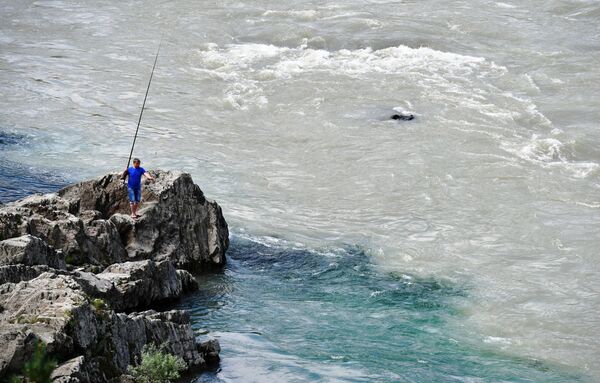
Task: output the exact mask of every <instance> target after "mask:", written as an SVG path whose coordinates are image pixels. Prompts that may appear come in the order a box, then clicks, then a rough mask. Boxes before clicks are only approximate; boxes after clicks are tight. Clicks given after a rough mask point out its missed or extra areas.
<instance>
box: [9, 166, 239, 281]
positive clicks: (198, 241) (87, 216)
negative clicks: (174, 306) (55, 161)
mask: <svg viewBox="0 0 600 383" xmlns="http://www.w3.org/2000/svg"><path fill="white" fill-rule="evenodd" d="M154 175H155V177H156V182H153V183H148V184H146V185H145V186H144V189H143V204H142V209H141V210H140V213H141V214H142V217H141V218H139V219H137V220H133V219H131V218H130V217H129V216H128V214H129V204H128V200H127V193H126V188H125V187H124V186H123V185H122V183H121V181H120V179H119V175H118V174H108V175H105V176H103V177H99V178H97V179H94V180H91V181H84V182H81V183H78V184H74V185H71V186H67V187H66V188H64V189H62V190H60V191H59V192H58V193H54V194H47V195H34V196H30V197H27V198H25V199H23V200H20V201H17V202H13V203H9V204H7V205H2V206H0V240H6V239H9V238H13V237H19V236H23V235H27V234H30V235H33V236H36V237H39V238H40V239H41V240H43V241H44V242H46V243H47V244H48V245H50V246H52V247H53V248H54V249H56V250H60V251H62V253H63V254H64V257H65V259H66V261H67V263H69V264H72V265H97V266H108V265H110V264H112V263H118V262H125V261H134V260H143V259H153V260H156V261H163V260H171V261H172V262H173V264H174V265H175V266H176V267H177V268H180V269H187V270H198V269H202V268H207V267H213V266H217V267H220V266H222V265H223V264H224V263H225V252H226V250H227V247H228V245H229V232H228V228H227V223H226V222H225V219H224V218H223V214H222V211H221V208H220V206H219V205H218V204H217V203H216V202H214V201H210V200H208V199H206V198H205V197H204V194H203V193H202V190H200V188H199V187H198V185H196V184H194V182H193V180H192V178H191V176H190V175H189V174H187V173H181V172H170V171H156V172H155V173H154Z"/></svg>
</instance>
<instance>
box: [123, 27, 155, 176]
mask: <svg viewBox="0 0 600 383" xmlns="http://www.w3.org/2000/svg"><path fill="white" fill-rule="evenodd" d="M163 36H164V35H163ZM163 36H161V38H160V43H159V44H158V50H157V51H156V57H155V58H154V65H152V72H150V80H149V81H148V87H147V88H146V95H145V96H144V102H143V103H142V110H141V111H140V118H139V119H138V123H137V127H136V128H135V135H134V136H133V143H132V144H131V151H130V152H129V159H128V160H127V167H126V169H129V165H130V164H131V156H132V155H133V148H134V147H135V141H136V140H137V136H138V132H139V130H140V123H141V122H142V116H143V114H144V108H145V107H146V99H148V92H150V84H152V77H153V76H154V69H155V68H156V62H157V61H158V55H159V53H160V47H161V46H162V41H163Z"/></svg>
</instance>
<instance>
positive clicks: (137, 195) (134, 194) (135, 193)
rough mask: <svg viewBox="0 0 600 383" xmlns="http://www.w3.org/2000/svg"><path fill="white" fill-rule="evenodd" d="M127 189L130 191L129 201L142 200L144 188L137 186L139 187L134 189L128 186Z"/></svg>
mask: <svg viewBox="0 0 600 383" xmlns="http://www.w3.org/2000/svg"><path fill="white" fill-rule="evenodd" d="M127 191H128V192H129V202H131V203H134V202H140V201H141V200H142V188H141V187H140V188H137V189H133V188H127Z"/></svg>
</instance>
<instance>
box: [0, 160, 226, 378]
mask: <svg viewBox="0 0 600 383" xmlns="http://www.w3.org/2000/svg"><path fill="white" fill-rule="evenodd" d="M155 176H156V182H154V183H150V184H147V185H145V187H144V191H143V200H144V203H143V208H142V209H141V211H140V213H141V215H142V217H141V218H139V219H137V220H134V219H132V218H130V217H129V215H128V209H129V206H128V201H127V195H126V189H125V188H124V187H123V185H122V184H121V181H120V180H119V179H118V175H117V174H108V175H105V176H103V177H100V178H97V179H94V180H90V181H85V182H81V183H78V184H74V185H71V186H68V187H66V188H64V189H62V190H60V191H59V192H57V193H53V194H46V195H33V196H30V197H27V198H25V199H22V200H20V201H17V202H13V203H10V204H7V205H3V206H1V207H0V380H3V379H6V378H7V377H8V376H9V375H10V374H12V373H18V372H19V371H20V370H21V368H22V367H23V365H24V363H25V362H26V361H27V360H28V359H29V358H30V357H31V355H32V353H33V350H34V348H35V346H36V344H38V342H39V341H43V342H44V343H45V344H46V345H47V351H48V353H49V354H51V355H52V356H53V357H54V358H55V359H57V360H58V362H59V366H58V368H57V369H56V370H55V371H54V373H53V378H54V381H56V382H77V381H81V382H84V381H89V382H111V381H118V380H119V379H120V377H121V376H122V375H123V374H125V373H126V372H127V368H128V366H129V365H131V364H134V363H135V362H136V361H137V360H138V358H139V356H140V353H141V350H142V348H143V346H144V345H145V344H147V343H154V344H157V345H164V347H165V349H166V351H168V352H170V353H172V354H174V355H177V356H179V357H181V358H182V359H183V360H184V361H185V362H186V364H187V366H188V368H190V369H192V368H194V369H201V368H204V367H206V366H207V365H208V364H211V363H214V362H216V361H218V358H219V356H218V354H219V350H220V349H219V345H218V342H216V340H212V341H208V342H204V343H198V342H197V341H196V339H195V336H194V333H193V331H192V328H191V326H190V322H189V318H188V316H187V314H186V313H185V312H184V311H179V310H172V311H167V312H157V311H155V310H153V308H156V307H158V306H157V304H158V303H161V302H164V301H168V300H172V299H175V298H177V297H179V296H181V295H182V294H184V293H185V292H186V291H190V290H193V289H197V288H198V284H197V282H196V280H195V279H194V277H193V276H192V274H191V272H196V271H200V270H206V269H212V268H220V267H222V266H223V265H224V264H225V252H226V250H227V247H228V245H229V242H228V241H229V240H228V236H229V233H228V228H227V223H226V222H225V219H224V218H223V215H222V212H221V208H220V207H219V205H218V204H217V203H216V202H214V201H210V200H208V199H206V198H205V197H204V194H203V193H202V191H201V190H200V188H199V187H198V186H197V185H195V184H194V183H193V181H192V178H191V177H190V175H189V174H185V173H180V172H164V171H158V172H156V174H155Z"/></svg>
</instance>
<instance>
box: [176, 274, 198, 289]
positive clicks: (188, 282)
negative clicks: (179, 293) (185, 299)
mask: <svg viewBox="0 0 600 383" xmlns="http://www.w3.org/2000/svg"><path fill="white" fill-rule="evenodd" d="M177 276H178V277H179V280H180V281H181V287H182V289H183V292H184V293H187V292H190V291H196V290H198V288H199V286H198V281H197V280H196V278H194V276H193V275H192V274H190V273H189V272H188V271H186V270H177Z"/></svg>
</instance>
